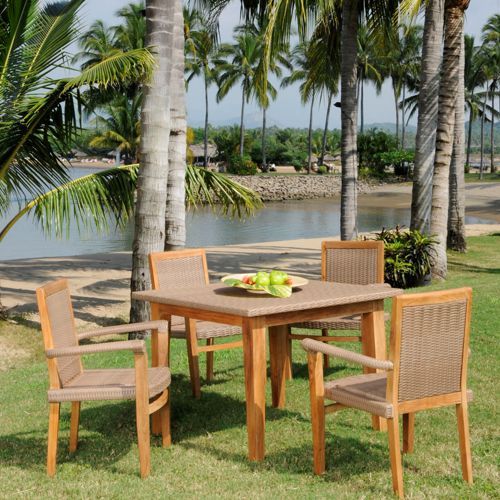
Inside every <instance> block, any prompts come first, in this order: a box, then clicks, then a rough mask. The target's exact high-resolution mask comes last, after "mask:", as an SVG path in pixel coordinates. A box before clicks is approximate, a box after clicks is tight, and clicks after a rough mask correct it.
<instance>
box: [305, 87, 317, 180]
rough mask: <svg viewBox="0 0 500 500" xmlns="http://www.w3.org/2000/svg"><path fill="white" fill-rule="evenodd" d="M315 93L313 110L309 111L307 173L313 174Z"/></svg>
mask: <svg viewBox="0 0 500 500" xmlns="http://www.w3.org/2000/svg"><path fill="white" fill-rule="evenodd" d="M314 97H315V96H314V92H313V95H312V98H311V110H310V111H309V133H308V135H307V173H308V174H310V173H311V163H312V162H311V158H312V125H313V107H314Z"/></svg>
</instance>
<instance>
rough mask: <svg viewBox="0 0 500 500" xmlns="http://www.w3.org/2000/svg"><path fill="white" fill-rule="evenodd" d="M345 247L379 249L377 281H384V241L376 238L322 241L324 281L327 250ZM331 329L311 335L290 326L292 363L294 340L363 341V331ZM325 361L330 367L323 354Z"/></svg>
mask: <svg viewBox="0 0 500 500" xmlns="http://www.w3.org/2000/svg"><path fill="white" fill-rule="evenodd" d="M332 248H337V249H345V250H358V249H360V250H365V249H375V250H377V281H376V283H384V267H385V266H384V262H385V261H384V242H383V241H375V240H363V241H357V240H352V241H331V240H328V241H322V242H321V279H322V280H323V281H328V276H327V268H326V254H327V251H328V250H330V249H332ZM329 332H330V330H329V329H328V328H322V329H321V335H313V334H311V335H309V334H298V333H292V328H291V327H289V332H288V338H289V344H288V345H289V359H290V365H291V363H292V361H291V359H292V357H291V356H292V340H303V339H314V340H320V341H321V342H361V333H360V334H359V335H330V334H329ZM323 362H324V366H325V368H328V364H329V361H328V356H327V355H324V356H323ZM288 378H292V372H291V366H290V368H289V370H288Z"/></svg>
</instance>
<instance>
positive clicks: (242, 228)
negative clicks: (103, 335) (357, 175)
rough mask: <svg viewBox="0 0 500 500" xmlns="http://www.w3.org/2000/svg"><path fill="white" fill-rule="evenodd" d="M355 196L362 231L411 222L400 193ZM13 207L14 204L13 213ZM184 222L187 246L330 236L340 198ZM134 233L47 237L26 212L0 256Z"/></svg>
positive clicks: (123, 243) (203, 212)
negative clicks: (236, 217)
mask: <svg viewBox="0 0 500 500" xmlns="http://www.w3.org/2000/svg"><path fill="white" fill-rule="evenodd" d="M88 173H90V171H89V169H74V172H73V176H75V177H76V176H79V175H85V174H88ZM358 201H359V209H358V215H359V218H358V224H359V231H360V232H365V231H376V230H380V229H382V228H383V227H386V228H388V227H394V226H396V225H398V224H399V225H408V224H409V220H410V209H409V203H401V199H400V198H398V199H397V200H396V199H391V198H384V199H382V200H380V199H378V200H377V201H376V203H374V202H373V201H374V195H372V194H370V193H368V194H363V195H359V200H358ZM14 213H15V210H12V211H11V214H12V215H13V214H14ZM8 220H9V217H8V216H7V217H4V218H0V225H1V227H3V226H4V225H5V223H6V222H7V221H8ZM490 222H494V221H492V220H490V219H488V218H486V217H472V216H468V217H466V223H467V224H481V223H490ZM186 225H187V242H186V244H187V246H190V247H208V246H218V245H227V244H245V243H260V242H266V241H279V240H292V239H300V238H318V237H325V238H328V237H332V236H336V235H338V234H339V233H340V199H339V198H332V199H324V198H323V199H315V200H301V201H285V202H272V203H266V206H265V208H263V209H261V210H259V211H258V212H257V213H256V214H255V216H254V217H250V218H248V219H247V220H245V221H238V220H228V219H227V218H224V217H217V216H216V215H214V214H213V213H212V212H211V210H210V209H208V208H200V209H197V210H196V211H190V212H188V214H187V219H186ZM132 238H133V225H132V223H129V224H128V225H127V227H126V228H124V229H123V230H114V231H112V232H111V233H110V234H106V235H99V234H97V233H96V232H87V231H85V230H84V231H83V232H82V233H81V234H79V233H78V231H77V227H76V224H72V227H71V230H70V237H69V238H68V239H57V238H55V237H46V236H45V235H44V234H43V233H42V231H41V230H40V229H39V228H38V227H37V226H36V225H35V224H34V222H33V221H32V219H31V218H30V217H29V216H28V217H24V218H23V219H21V220H20V221H19V222H18V223H17V224H16V225H15V226H14V227H13V228H12V229H11V231H10V232H9V233H8V234H7V236H6V237H5V239H4V240H3V241H2V242H1V243H0V260H12V259H21V258H35V257H57V256H68V255H82V254H92V253H101V252H117V251H130V250H131V248H132Z"/></svg>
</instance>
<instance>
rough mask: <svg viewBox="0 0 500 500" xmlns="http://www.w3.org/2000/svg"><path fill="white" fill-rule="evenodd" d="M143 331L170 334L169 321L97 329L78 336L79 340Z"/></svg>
mask: <svg viewBox="0 0 500 500" xmlns="http://www.w3.org/2000/svg"><path fill="white" fill-rule="evenodd" d="M142 330H158V333H168V321H144V322H142V323H132V324H127V325H116V326H106V327H104V328H96V329H95V330H89V331H87V332H83V333H80V334H79V335H78V340H84V339H90V338H92V337H101V336H103V335H113V334H115V333H132V332H141V331H142Z"/></svg>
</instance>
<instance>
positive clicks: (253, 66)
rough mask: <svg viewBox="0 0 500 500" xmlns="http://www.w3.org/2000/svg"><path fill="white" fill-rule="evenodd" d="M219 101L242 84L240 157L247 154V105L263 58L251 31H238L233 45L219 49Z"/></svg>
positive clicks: (258, 41)
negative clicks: (245, 141) (245, 120)
mask: <svg viewBox="0 0 500 500" xmlns="http://www.w3.org/2000/svg"><path fill="white" fill-rule="evenodd" d="M218 57H219V62H218V65H219V68H220V73H219V78H218V85H219V90H218V91H217V101H221V100H222V99H223V98H224V97H225V96H226V95H227V94H228V92H229V91H230V90H231V89H232V88H233V87H234V86H235V85H237V84H238V83H240V84H241V118H240V156H243V154H244V152H245V145H244V140H245V122H244V117H245V103H247V102H248V101H249V100H250V98H251V97H252V94H253V91H254V88H255V82H256V80H255V74H256V70H257V66H258V65H259V61H260V58H261V42H260V40H259V39H258V38H257V37H255V36H254V35H253V34H252V32H251V31H250V30H245V29H243V30H238V34H237V35H236V36H235V38H234V43H233V44H228V43H225V44H222V45H221V46H220V49H219V54H218Z"/></svg>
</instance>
